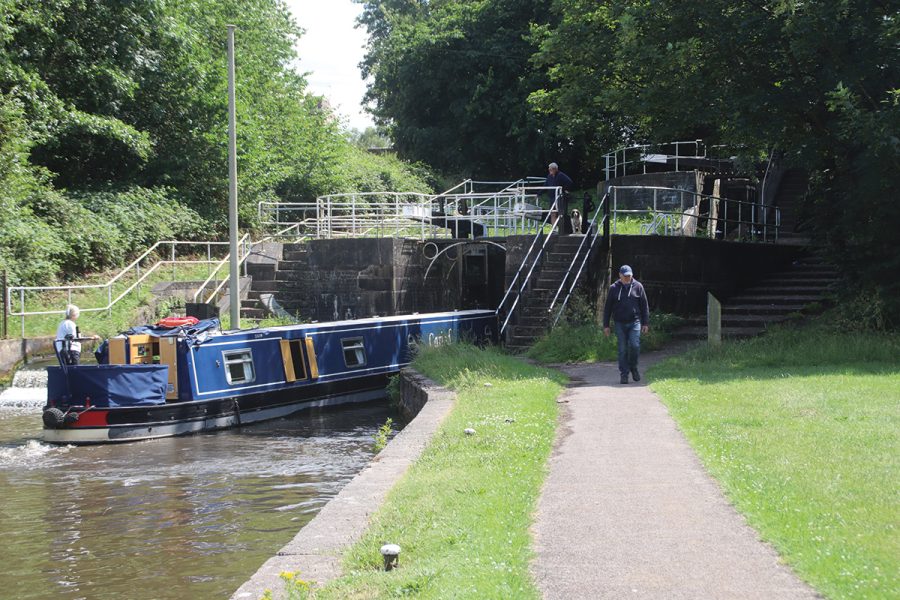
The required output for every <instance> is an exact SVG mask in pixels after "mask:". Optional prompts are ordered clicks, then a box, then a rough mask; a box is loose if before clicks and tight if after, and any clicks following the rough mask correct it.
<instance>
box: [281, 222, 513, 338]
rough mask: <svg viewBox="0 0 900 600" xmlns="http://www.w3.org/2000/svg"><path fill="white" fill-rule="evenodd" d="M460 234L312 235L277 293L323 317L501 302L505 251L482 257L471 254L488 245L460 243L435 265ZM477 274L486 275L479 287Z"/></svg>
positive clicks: (308, 314)
mask: <svg viewBox="0 0 900 600" xmlns="http://www.w3.org/2000/svg"><path fill="white" fill-rule="evenodd" d="M459 241H460V240H454V239H438V240H428V241H421V240H406V239H390V238H385V239H352V240H351V239H337V240H312V241H310V242H309V243H307V244H306V245H305V252H304V253H303V255H302V258H298V262H297V264H296V265H295V269H294V270H293V271H291V272H284V273H281V274H280V278H281V280H280V281H279V282H278V285H277V288H276V297H277V298H278V301H279V303H281V304H282V306H284V307H285V308H286V309H288V310H296V311H299V313H300V316H301V318H303V319H310V320H316V321H331V320H336V319H357V318H364V317H371V316H374V315H379V316H387V315H397V314H409V313H413V312H436V311H444V310H462V309H467V308H476V307H478V308H493V307H495V306H496V303H497V302H498V301H499V295H498V292H497V290H498V289H499V288H500V286H501V285H502V282H503V274H502V273H503V269H504V263H503V252H502V251H501V250H499V249H497V248H491V249H490V250H486V251H485V252H486V259H487V261H486V263H485V260H484V259H483V257H478V260H480V262H479V263H477V264H475V263H472V262H471V260H470V259H471V254H472V253H477V252H479V251H480V250H473V248H475V246H476V245H474V244H473V245H468V246H457V247H455V248H452V249H450V250H449V251H448V252H445V253H443V254H441V256H440V257H439V258H438V259H437V260H435V261H434V263H433V264H432V260H431V259H432V258H433V257H434V256H435V255H436V254H437V253H438V252H440V251H441V250H442V249H444V248H447V246H449V245H451V244H454V243H456V242H459ZM477 246H480V248H481V249H483V248H485V246H484V245H477ZM467 261H468V264H467ZM484 264H487V266H486V267H484V266H483V265H484ZM429 265H431V268H430V269H429ZM475 267H479V268H480V270H479V271H478V272H477V273H474V271H475ZM485 270H486V271H487V272H485ZM426 271H427V272H428V276H427V277H425V275H426ZM473 273H474V275H477V276H478V277H479V278H480V279H483V281H481V287H482V288H483V289H479V290H478V291H477V292H476V293H473V282H472V281H471V279H472V275H473ZM499 294H502V290H501V291H500V292H499Z"/></svg>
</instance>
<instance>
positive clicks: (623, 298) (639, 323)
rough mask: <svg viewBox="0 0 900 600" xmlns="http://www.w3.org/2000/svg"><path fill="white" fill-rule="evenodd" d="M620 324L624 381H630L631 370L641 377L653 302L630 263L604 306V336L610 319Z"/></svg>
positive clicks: (620, 271) (611, 289) (638, 379)
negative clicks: (640, 361) (643, 345)
mask: <svg viewBox="0 0 900 600" xmlns="http://www.w3.org/2000/svg"><path fill="white" fill-rule="evenodd" d="M610 317H612V318H613V321H615V324H616V338H617V339H618V341H619V374H620V375H621V376H622V377H621V380H620V383H628V373H629V372H630V373H631V376H632V377H633V378H634V380H635V381H640V380H641V373H640V371H638V357H639V356H640V353H641V334H642V333H647V332H648V331H650V304H649V303H648V302H647V294H646V293H645V292H644V286H643V285H641V282H640V281H638V280H637V279H635V278H634V273H633V272H632V270H631V267H629V266H628V265H622V268H620V269H619V280H618V281H616V282H615V283H614V284H612V285H611V286H609V294H608V295H607V296H606V305H605V306H604V307H603V335H605V336H606V337H609V318H610Z"/></svg>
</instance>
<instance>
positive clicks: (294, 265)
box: [273, 260, 310, 275]
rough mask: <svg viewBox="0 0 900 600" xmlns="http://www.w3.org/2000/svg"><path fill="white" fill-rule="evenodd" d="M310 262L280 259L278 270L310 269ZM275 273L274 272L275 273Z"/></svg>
mask: <svg viewBox="0 0 900 600" xmlns="http://www.w3.org/2000/svg"><path fill="white" fill-rule="evenodd" d="M309 268H310V267H309V263H308V262H307V261H305V260H279V261H278V269H276V270H277V271H303V270H306V269H309ZM273 275H274V273H273Z"/></svg>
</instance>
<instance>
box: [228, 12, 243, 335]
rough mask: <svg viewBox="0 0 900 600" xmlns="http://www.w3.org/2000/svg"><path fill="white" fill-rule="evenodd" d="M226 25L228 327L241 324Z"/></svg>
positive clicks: (230, 57) (230, 61)
mask: <svg viewBox="0 0 900 600" xmlns="http://www.w3.org/2000/svg"><path fill="white" fill-rule="evenodd" d="M226 27H227V28H228V234H229V235H228V241H229V248H230V256H229V258H230V260H229V265H228V266H229V270H230V271H231V272H230V273H229V281H228V284H229V285H228V294H229V302H228V305H229V308H230V310H231V328H232V329H240V327H241V300H240V298H239V297H238V296H239V292H238V275H239V273H238V255H237V250H238V247H237V246H238V245H237V241H238V208H237V207H238V199H237V134H236V131H235V108H234V29H235V26H234V25H226Z"/></svg>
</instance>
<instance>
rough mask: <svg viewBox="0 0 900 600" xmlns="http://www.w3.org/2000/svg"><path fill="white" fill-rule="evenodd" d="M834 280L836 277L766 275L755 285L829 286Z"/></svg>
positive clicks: (835, 280)
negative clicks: (766, 276)
mask: <svg viewBox="0 0 900 600" xmlns="http://www.w3.org/2000/svg"><path fill="white" fill-rule="evenodd" d="M835 282H837V278H834V277H827V278H823V277H793V276H779V277H768V278H766V279H763V280H762V281H760V282H759V283H758V284H757V285H764V286H770V285H771V286H785V287H790V286H793V287H818V288H829V287H831V286H832V285H833V284H834V283H835Z"/></svg>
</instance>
